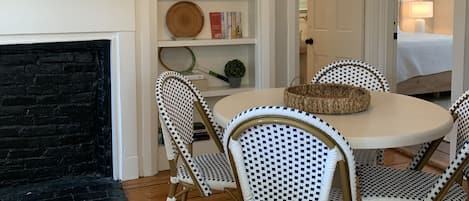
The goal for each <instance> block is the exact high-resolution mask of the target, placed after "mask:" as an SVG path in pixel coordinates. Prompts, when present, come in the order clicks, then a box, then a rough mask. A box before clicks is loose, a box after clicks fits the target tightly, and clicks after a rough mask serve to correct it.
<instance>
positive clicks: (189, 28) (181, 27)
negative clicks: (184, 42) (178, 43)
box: [166, 1, 204, 38]
mask: <svg viewBox="0 0 469 201" xmlns="http://www.w3.org/2000/svg"><path fill="white" fill-rule="evenodd" d="M166 26H167V27H168V30H169V32H171V34H172V35H173V37H175V38H193V37H196V36H197V35H198V34H199V33H200V31H202V28H203V27H204V14H203V12H202V9H200V7H199V6H198V5H197V4H195V3H193V2H190V1H180V2H177V3H175V4H173V5H172V6H171V7H170V8H169V10H168V12H167V13H166Z"/></svg>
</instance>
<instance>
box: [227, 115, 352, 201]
mask: <svg viewBox="0 0 469 201" xmlns="http://www.w3.org/2000/svg"><path fill="white" fill-rule="evenodd" d="M223 142H224V146H225V153H226V154H228V157H229V158H230V160H231V162H232V166H233V167H235V168H234V169H235V172H236V173H235V175H237V178H238V181H239V184H240V187H241V191H242V194H243V197H244V200H245V201H251V200H252V201H260V200H329V199H330V198H329V193H330V191H331V184H332V179H333V175H334V170H335V168H336V165H337V163H338V162H339V161H341V162H343V164H342V165H345V166H344V167H345V168H346V169H343V170H344V173H345V174H346V176H344V175H342V176H343V178H342V179H345V180H344V181H345V182H347V184H346V186H348V187H349V188H350V189H353V190H349V192H351V193H349V194H348V196H345V194H344V197H351V200H356V196H357V195H356V184H355V162H354V158H353V154H352V150H351V148H350V146H349V144H348V142H346V141H345V139H344V137H343V136H341V135H340V133H339V132H338V131H337V130H336V129H334V128H333V127H332V126H330V125H329V124H328V123H326V122H325V121H323V120H321V119H319V118H318V117H315V116H313V115H312V114H309V113H306V112H303V111H300V110H296V109H292V108H287V107H281V106H268V107H259V108H253V109H249V110H247V111H245V112H243V113H241V114H239V115H238V116H236V117H235V118H234V119H233V120H232V121H231V122H230V123H229V125H228V128H227V129H226V131H225V134H224V141H223ZM348 175H351V177H348ZM331 197H332V196H331Z"/></svg>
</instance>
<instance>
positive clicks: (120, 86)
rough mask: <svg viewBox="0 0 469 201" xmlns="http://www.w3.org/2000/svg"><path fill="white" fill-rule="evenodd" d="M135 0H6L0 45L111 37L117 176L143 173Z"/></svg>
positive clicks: (1, 14)
mask: <svg viewBox="0 0 469 201" xmlns="http://www.w3.org/2000/svg"><path fill="white" fill-rule="evenodd" d="M135 37H136V36H135V0H80V1H76V0H41V1H37V0H2V2H1V6H0V45H5V44H29V43H44V42H67V41H88V40H101V39H106V40H110V41H111V105H112V106H111V107H112V135H113V136H112V139H113V150H112V152H113V173H114V175H113V176H114V179H119V180H129V179H135V178H138V176H139V158H138V141H137V140H138V134H137V130H138V129H137V94H136V91H137V90H136V87H137V80H136V77H137V70H136V58H135V52H136V49H135Z"/></svg>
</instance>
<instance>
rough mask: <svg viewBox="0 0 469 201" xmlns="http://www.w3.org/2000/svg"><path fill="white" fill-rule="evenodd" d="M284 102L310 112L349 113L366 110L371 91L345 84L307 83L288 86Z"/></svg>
mask: <svg viewBox="0 0 469 201" xmlns="http://www.w3.org/2000/svg"><path fill="white" fill-rule="evenodd" d="M284 102H285V105H286V106H288V107H292V108H296V109H300V110H303V111H306V112H309V113H320V114H347V113H355V112H361V111H364V110H366V109H367V108H368V106H369V104H370V92H369V91H368V90H366V89H363V88H359V87H354V86H350V85H344V84H306V85H299V86H293V87H288V88H286V89H285V92H284Z"/></svg>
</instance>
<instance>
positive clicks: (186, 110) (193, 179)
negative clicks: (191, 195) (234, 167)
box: [156, 71, 236, 201]
mask: <svg viewBox="0 0 469 201" xmlns="http://www.w3.org/2000/svg"><path fill="white" fill-rule="evenodd" d="M156 102H157V107H158V111H159V117H160V118H159V119H160V123H161V127H162V130H163V138H164V141H165V148H166V153H167V157H168V161H169V164H170V174H171V175H170V176H171V187H170V192H169V195H168V201H169V200H171V201H173V200H176V197H177V196H179V195H182V197H183V200H185V199H186V196H187V192H188V191H189V190H190V189H193V188H195V189H198V190H199V192H200V194H201V195H202V196H209V195H211V193H212V192H211V189H212V188H214V189H218V190H223V189H224V188H235V187H236V185H235V183H234V179H233V177H232V173H231V169H230V167H229V164H228V161H227V160H226V158H225V155H224V154H223V151H224V150H223V147H222V143H221V141H220V139H221V138H222V134H221V133H222V132H221V129H220V127H219V126H218V124H217V123H216V122H215V121H214V120H213V115H212V113H211V111H210V109H209V106H208V105H207V103H206V102H205V100H204V98H203V96H202V95H201V94H200V92H199V91H198V90H197V89H196V87H195V86H194V85H193V84H192V83H191V82H190V81H189V80H187V79H186V78H185V77H184V76H183V75H181V74H179V73H177V72H172V71H167V72H164V73H162V74H161V75H160V76H159V79H158V80H157V82H156ZM194 110H197V111H198V113H199V115H200V116H201V118H202V120H203V121H204V124H205V127H206V128H207V131H208V133H209V135H210V137H211V139H212V140H214V141H215V144H216V145H217V147H218V149H219V151H220V153H211V154H205V155H201V156H193V155H192V143H193V112H194ZM178 159H181V161H182V163H183V166H181V167H179V168H178V167H177V166H178ZM180 182H181V183H182V184H183V185H184V189H183V191H182V192H180V193H178V194H176V188H177V186H178V184H179V183H180ZM209 183H211V185H209Z"/></svg>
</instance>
